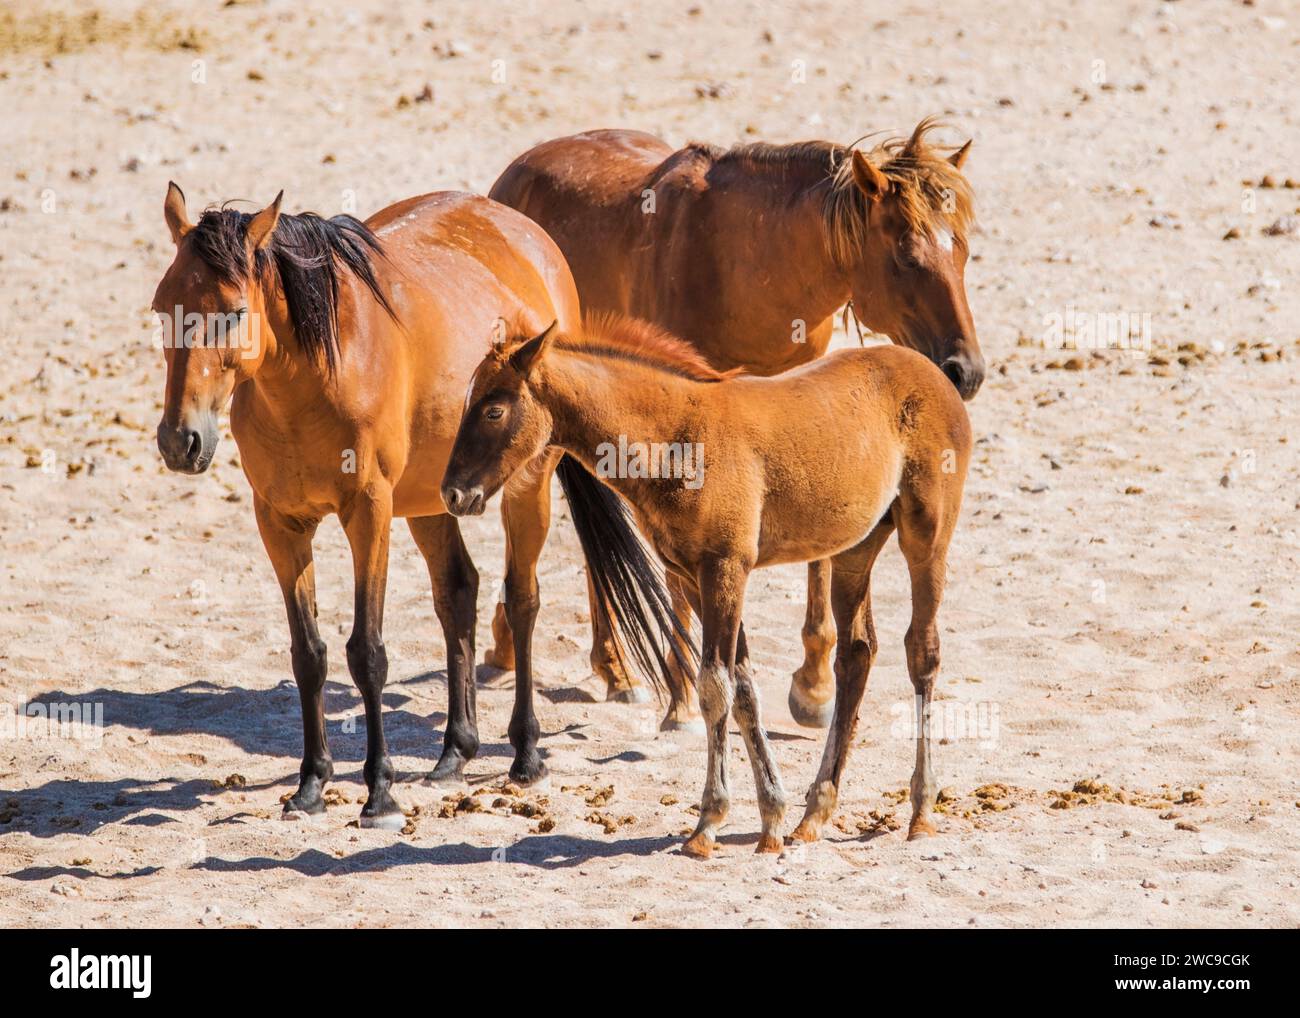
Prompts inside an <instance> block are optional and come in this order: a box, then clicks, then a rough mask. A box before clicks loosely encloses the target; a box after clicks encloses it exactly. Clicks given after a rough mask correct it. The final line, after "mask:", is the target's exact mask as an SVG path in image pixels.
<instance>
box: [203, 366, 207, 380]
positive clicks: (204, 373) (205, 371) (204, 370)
mask: <svg viewBox="0 0 1300 1018" xmlns="http://www.w3.org/2000/svg"><path fill="white" fill-rule="evenodd" d="M203 377H204V378H207V377H208V369H207V368H204V369H203Z"/></svg>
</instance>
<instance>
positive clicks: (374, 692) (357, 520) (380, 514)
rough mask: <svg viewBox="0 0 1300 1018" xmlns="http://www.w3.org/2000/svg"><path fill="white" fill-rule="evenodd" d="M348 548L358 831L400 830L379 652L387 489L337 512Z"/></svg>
mask: <svg viewBox="0 0 1300 1018" xmlns="http://www.w3.org/2000/svg"><path fill="white" fill-rule="evenodd" d="M340 516H341V519H342V522H343V531H344V533H345V534H347V538H348V544H350V545H351V546H352V572H353V579H354V583H355V609H354V616H353V620H352V635H351V636H350V637H349V638H348V670H349V671H351V673H352V681H353V682H355V683H356V684H357V689H359V690H360V691H361V699H362V701H363V702H364V703H365V707H366V766H365V770H364V773H365V778H366V788H367V789H368V790H369V793H370V794H369V798H367V799H366V804H365V806H363V807H362V809H361V826H362V827H382V828H385V829H389V830H399V829H401V827H402V826H403V825H404V824H405V823H406V821H405V820H404V819H403V817H402V811H401V810H400V809H399V808H398V806H397V803H396V802H395V801H394V800H393V796H392V794H391V793H390V791H389V789H390V788H391V787H392V784H393V777H394V771H393V762H392V760H390V759H389V756H388V743H387V742H385V740H384V717H383V711H384V705H383V701H382V697H383V692H384V683H385V682H386V681H387V679H388V652H387V651H386V650H385V649H384V638H383V628H384V592H385V589H386V587H387V585H388V532H389V527H390V525H391V523H392V520H393V493H392V490H391V489H389V488H387V487H383V488H380V487H378V486H372V487H370V488H367V489H365V490H363V491H359V492H357V494H356V495H355V496H354V497H353V499H352V501H351V503H350V504H349V505H348V506H347V507H346V508H345V510H344V512H343V513H341V514H340Z"/></svg>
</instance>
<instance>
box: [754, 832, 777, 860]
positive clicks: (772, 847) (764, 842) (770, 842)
mask: <svg viewBox="0 0 1300 1018" xmlns="http://www.w3.org/2000/svg"><path fill="white" fill-rule="evenodd" d="M783 847H784V846H783V845H782V844H781V839H780V838H778V837H777V836H776V835H775V834H764V835H761V836H760V837H759V839H758V847H757V848H755V849H754V854H755V855H779V854H780V853H781V849H782V848H783Z"/></svg>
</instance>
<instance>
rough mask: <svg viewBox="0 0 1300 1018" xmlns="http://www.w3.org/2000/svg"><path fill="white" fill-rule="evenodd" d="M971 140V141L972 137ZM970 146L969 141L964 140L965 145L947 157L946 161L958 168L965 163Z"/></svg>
mask: <svg viewBox="0 0 1300 1018" xmlns="http://www.w3.org/2000/svg"><path fill="white" fill-rule="evenodd" d="M971 140H972V141H973V140H974V139H971ZM970 146H971V143H970V142H969V141H968V142H966V144H965V145H963V146H962V147H961V148H959V149H958V150H957V151H956V152H954V153H953V154H952V155H950V156H949V157H948V162H950V163H952V164H953V166H955V167H957V169H959V170H960V169H961V168H962V167H963V166H964V165H965V164H966V157H967V156H968V155H970Z"/></svg>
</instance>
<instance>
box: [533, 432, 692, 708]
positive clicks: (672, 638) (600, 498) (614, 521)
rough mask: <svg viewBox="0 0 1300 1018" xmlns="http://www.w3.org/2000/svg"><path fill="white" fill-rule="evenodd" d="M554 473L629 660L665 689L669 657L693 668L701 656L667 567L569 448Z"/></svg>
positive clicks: (600, 596) (623, 507) (619, 643)
mask: <svg viewBox="0 0 1300 1018" xmlns="http://www.w3.org/2000/svg"><path fill="white" fill-rule="evenodd" d="M555 473H556V476H557V477H559V479H560V487H561V488H562V489H563V490H564V497H565V498H566V499H567V500H568V502H569V512H570V514H571V515H572V516H573V527H574V529H575V530H577V532H578V541H579V542H580V543H581V544H582V553H583V555H584V556H585V557H586V560H587V572H588V574H589V575H590V576H591V582H592V585H593V586H594V587H595V589H596V597H597V598H598V599H599V600H600V602H601V603H602V604H604V605H605V608H606V610H607V611H608V612H609V615H610V622H611V629H612V630H613V633H614V640H615V642H616V644H617V646H618V648H619V650H620V651H621V652H622V653H623V657H624V659H625V660H626V659H627V658H628V657H629V656H630V657H631V659H632V662H633V663H634V664H635V665H636V666H637V668H638V669H639V670H640V671H641V672H642V673H643V674H644V675H645V677H646V678H648V679H649V680H650V683H651V685H653V686H654V687H655V689H656V690H657V691H658V692H660V693H662V692H663V691H664V688H665V687H666V686H667V685H668V681H669V680H668V676H669V659H670V657H671V658H672V659H675V660H676V661H677V663H678V665H679V666H680V667H682V668H684V669H686V670H687V672H688V673H690V672H693V670H694V666H695V664H696V662H697V661H698V655H697V652H696V649H695V644H694V642H693V641H692V640H691V637H690V633H688V632H687V631H686V630H685V629H684V628H683V627H682V625H681V623H680V622H679V621H678V620H677V617H676V616H675V615H674V614H673V612H672V603H671V601H670V600H669V597H668V591H667V589H666V587H665V586H664V578H663V570H662V569H661V568H660V566H659V564H658V563H657V562H655V560H654V558H653V557H652V556H651V555H650V553H649V552H648V551H647V549H646V546H645V545H644V544H643V543H642V541H641V539H640V537H638V536H637V532H636V528H635V527H633V525H632V519H631V514H630V513H629V511H628V507H627V505H626V504H624V502H623V500H622V499H620V498H619V497H618V495H616V494H615V493H614V492H613V491H612V490H611V489H610V488H608V487H606V486H605V485H603V484H601V483H600V481H598V480H596V478H594V477H593V476H592V475H591V474H590V473H588V472H587V470H586V468H585V467H583V465H582V464H581V463H579V462H578V461H577V460H575V459H574V458H573V457H572V456H570V455H568V454H567V453H566V454H565V455H564V456H563V457H561V459H560V464H559V466H558V467H557V468H556V471H555ZM665 645H666V646H667V648H668V649H667V652H666V653H665V649H664V648H665ZM682 648H685V650H684V651H683V649H682Z"/></svg>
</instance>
